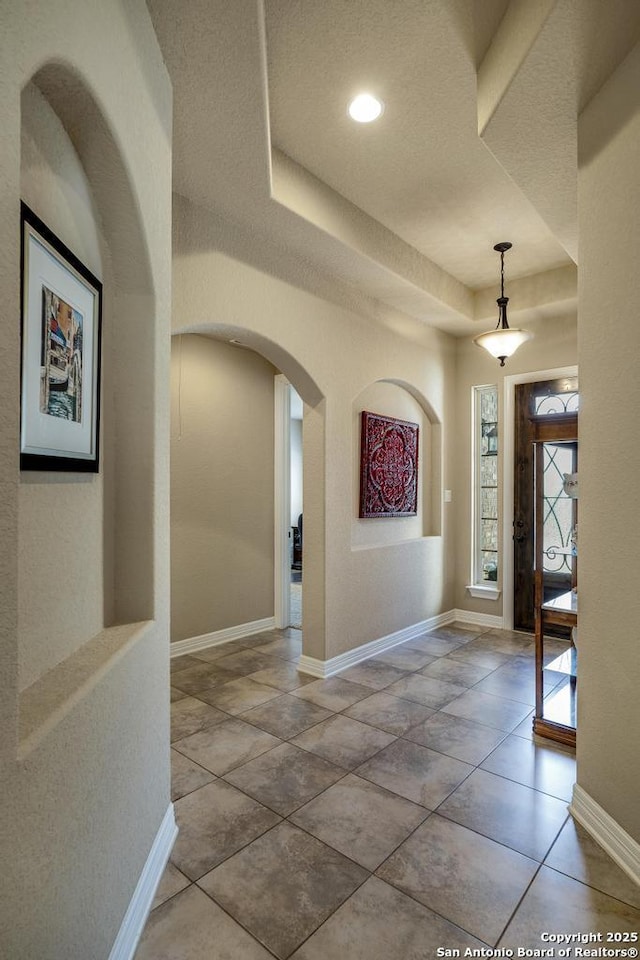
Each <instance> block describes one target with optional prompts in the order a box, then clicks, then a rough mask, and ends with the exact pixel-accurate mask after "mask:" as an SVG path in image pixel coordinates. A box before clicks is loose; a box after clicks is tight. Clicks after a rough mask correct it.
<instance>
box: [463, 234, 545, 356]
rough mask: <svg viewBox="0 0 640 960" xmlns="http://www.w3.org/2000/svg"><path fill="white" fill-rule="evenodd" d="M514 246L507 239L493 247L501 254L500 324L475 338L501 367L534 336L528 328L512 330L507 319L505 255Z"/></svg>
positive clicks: (498, 301) (507, 300)
mask: <svg viewBox="0 0 640 960" xmlns="http://www.w3.org/2000/svg"><path fill="white" fill-rule="evenodd" d="M512 246H513V244H511V243H509V241H508V240H505V241H503V242H502V243H496V245H495V247H494V248H493V249H494V250H497V251H498V253H499V254H500V296H499V297H498V299H497V300H496V303H497V304H498V325H497V327H496V328H495V330H490V331H489V332H488V333H481V334H480V336H478V337H474V338H473V342H474V343H476V344H477V345H478V346H479V347H484V349H485V350H487V351H488V352H489V353H490V354H491V356H492V357H495V358H496V360H499V361H500V366H501V367H504V362H505V360H506V359H507V357H510V356H512V355H513V354H514V353H515V352H516V350H517V349H518V347H520V346H522V344H523V343H526V341H527V340H531V338H532V337H533V334H532V333H529V331H528V330H512V329H511V327H510V326H509V323H508V321H507V304H508V303H509V297H505V295H504V255H505V252H506V251H507V250H510V249H511V247H512Z"/></svg>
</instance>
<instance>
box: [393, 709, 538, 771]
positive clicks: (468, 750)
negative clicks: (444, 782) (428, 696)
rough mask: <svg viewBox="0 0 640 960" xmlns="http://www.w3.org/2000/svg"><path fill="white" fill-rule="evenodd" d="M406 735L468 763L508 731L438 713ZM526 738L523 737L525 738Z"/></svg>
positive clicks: (478, 758)
mask: <svg viewBox="0 0 640 960" xmlns="http://www.w3.org/2000/svg"><path fill="white" fill-rule="evenodd" d="M404 736H405V739H407V740H412V741H413V742H414V743H421V744H422V746H423V747H430V749H431V750H437V751H438V753H444V754H446V755H447V756H448V757H455V758H456V760H464V762H465V763H473V764H478V763H480V762H481V761H482V760H484V758H485V757H486V756H488V754H490V753H491V751H492V750H494V749H495V748H496V747H497V746H498V744H499V743H500V741H501V740H503V739H504V737H505V736H506V734H505V733H504V731H502V730H496V729H495V728H494V727H485V726H484V724H482V723H472V722H471V721H470V720H463V719H462V718H461V717H453V716H451V715H450V714H448V713H436V714H434V715H433V716H432V717H430V718H428V719H427V720H425V721H424V722H423V723H419V724H417V725H416V726H414V727H412V728H411V730H408V731H407V732H406V733H405V734H404ZM523 742H524V741H523Z"/></svg>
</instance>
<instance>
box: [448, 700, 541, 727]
mask: <svg viewBox="0 0 640 960" xmlns="http://www.w3.org/2000/svg"><path fill="white" fill-rule="evenodd" d="M530 709H531V708H530V707H529V706H528V705H527V704H526V703H520V702H518V701H516V700H507V699H505V698H504V697H496V696H494V695H493V694H492V693H479V692H478V691H477V690H475V689H471V690H466V691H465V692H464V693H463V694H461V695H460V696H459V697H457V698H456V699H455V700H451V701H450V702H449V703H447V704H445V705H444V706H443V707H442V710H443V711H444V712H445V713H450V714H451V715H452V716H454V717H462V718H463V719H465V720H475V721H476V722H477V723H483V724H484V725H485V726H487V727H495V728H496V729H497V730H504V731H505V733H511V731H512V730H513V729H514V728H515V727H517V726H518V724H519V723H521V722H522V721H523V720H524V718H525V717H526V716H527V714H528V713H529V712H530Z"/></svg>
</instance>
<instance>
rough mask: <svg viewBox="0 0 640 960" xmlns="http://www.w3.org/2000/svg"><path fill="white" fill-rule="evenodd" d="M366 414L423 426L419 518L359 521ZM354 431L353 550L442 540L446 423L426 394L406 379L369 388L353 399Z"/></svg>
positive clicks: (385, 380) (382, 380)
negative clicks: (364, 416) (442, 486)
mask: <svg viewBox="0 0 640 960" xmlns="http://www.w3.org/2000/svg"><path fill="white" fill-rule="evenodd" d="M363 410H367V411H369V412H371V413H378V414H381V415H382V416H388V417H395V418H397V419H400V420H408V421H410V422H412V423H417V424H418V428H419V432H418V512H417V515H416V516H415V517H382V518H375V519H361V518H360V517H359V512H360V469H361V455H360V450H361V447H360V445H361V414H362V411H363ZM352 427H353V445H352V450H353V470H352V479H353V490H352V500H353V510H352V517H353V519H352V523H351V547H352V549H355V550H361V549H367V548H376V547H387V546H389V545H391V544H400V543H403V542H404V541H413V540H416V539H419V538H423V537H433V536H440V535H441V531H442V511H441V506H440V503H441V494H440V487H441V476H442V432H441V423H440V421H439V418H438V416H437V415H436V413H435V411H434V409H433V406H432V405H431V403H430V402H429V400H428V399H427V398H426V397H425V396H424V394H423V393H422V391H420V390H419V389H418V388H417V387H415V386H414V385H413V384H411V383H408V382H407V381H405V380H401V379H397V378H393V377H389V378H386V377H385V378H380V379H379V380H376V381H374V382H372V383H370V384H368V385H367V386H366V387H365V388H364V390H362V391H361V392H360V393H359V394H358V396H357V397H355V398H354V400H353V417H352Z"/></svg>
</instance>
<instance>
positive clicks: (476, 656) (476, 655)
mask: <svg viewBox="0 0 640 960" xmlns="http://www.w3.org/2000/svg"><path fill="white" fill-rule="evenodd" d="M449 656H450V657H451V658H452V659H454V660H462V661H464V662H465V663H477V664H479V665H480V666H481V667H491V669H492V670H495V669H496V668H497V667H501V666H502V665H503V664H504V663H508V662H509V656H508V655H507V654H506V653H496V651H495V650H487V649H486V648H483V647H481V646H471V644H467V645H466V646H464V647H458V648H457V649H456V650H452V651H451V653H450V654H449Z"/></svg>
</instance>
